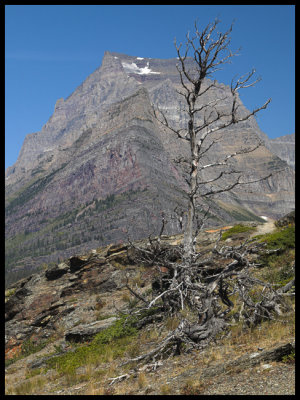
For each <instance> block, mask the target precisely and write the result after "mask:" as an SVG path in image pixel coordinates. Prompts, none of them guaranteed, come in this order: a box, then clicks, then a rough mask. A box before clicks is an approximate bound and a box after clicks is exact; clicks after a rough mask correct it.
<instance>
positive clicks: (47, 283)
mask: <svg viewBox="0 0 300 400" xmlns="http://www.w3.org/2000/svg"><path fill="white" fill-rule="evenodd" d="M229 228H230V226H228V227H226V229H224V230H228V229H229ZM273 229H275V227H274V221H270V220H269V221H267V222H266V223H265V224H262V225H258V226H257V227H256V231H255V232H253V231H249V232H248V233H243V234H239V235H236V236H232V237H231V238H230V241H231V242H232V243H237V242H238V241H240V240H244V239H245V238H246V237H247V235H251V236H253V235H254V234H256V235H257V234H262V233H266V232H267V231H272V230H273ZM218 230H219V229H218V228H216V229H212V230H210V232H202V233H201V235H202V236H200V237H199V240H198V241H199V243H201V246H202V248H205V247H207V248H209V247H210V246H212V244H213V243H214V242H215V239H216V237H217V236H218V234H219V233H218ZM165 240H166V241H168V242H169V243H173V244H176V243H178V242H179V240H180V237H178V236H176V237H175V236H174V237H168V238H165ZM227 240H228V239H227ZM128 255H129V258H128ZM155 273H156V272H155V269H151V268H145V267H143V266H141V265H134V264H132V263H130V253H128V251H127V246H126V245H122V244H121V245H115V246H106V247H104V248H98V249H94V250H91V251H90V252H89V253H88V254H85V255H81V256H73V257H71V258H70V259H68V260H66V262H64V263H61V264H59V265H56V266H55V267H52V268H49V269H46V270H45V271H43V272H42V273H39V274H34V275H33V276H31V277H29V278H26V279H24V280H22V281H19V282H17V283H16V284H14V285H12V286H11V287H10V288H8V289H7V291H6V363H7V364H6V369H5V372H6V376H5V382H6V394H42V395H45V394H52V395H57V394H58V395H66V394H72V395H76V394H151V395H155V394H159V395H160V394H294V382H295V378H294V357H293V356H291V354H293V352H294V350H293V346H294V322H293V313H290V314H289V315H284V316H282V318H281V319H280V320H276V321H271V322H268V323H265V324H262V326H260V327H259V328H258V329H257V330H256V331H251V332H250V331H244V330H241V329H240V327H236V328H234V329H233V330H232V331H231V333H230V335H229V336H228V337H226V338H224V339H222V340H221V341H220V343H215V344H212V345H211V346H209V347H208V348H207V349H206V350H205V351H203V352H199V351H194V352H192V353H189V354H182V355H179V356H177V357H174V358H172V359H171V360H162V361H160V362H158V363H156V364H154V363H153V364H151V363H150V364H146V365H143V364H132V363H131V364H129V365H122V364H123V363H124V360H126V359H128V357H132V356H135V355H137V354H140V353H143V352H145V351H148V350H149V349H150V348H152V347H153V346H155V343H157V341H158V340H159V338H160V337H162V336H164V335H165V334H166V329H169V328H171V327H172V324H174V323H175V322H176V321H172V320H168V321H158V322H153V323H150V324H148V325H146V326H144V327H143V328H142V329H140V330H139V331H138V334H137V335H135V336H132V337H131V336H130V337H128V338H124V339H121V341H120V340H119V341H118V342H117V345H118V346H119V350H120V353H118V354H116V352H115V349H112V347H111V346H110V344H108V345H107V346H106V353H105V355H103V354H102V355H101V357H100V358H99V360H98V361H97V362H95V360H93V362H88V361H84V362H83V363H82V364H81V366H80V367H79V368H76V369H75V370H73V371H71V370H66V369H65V370H63V369H62V366H61V365H60V364H59V363H60V362H62V361H59V359H57V360H58V361H57V365H56V367H53V365H52V367H51V368H49V365H48V364H47V360H49V359H51V358H52V359H54V356H55V355H56V356H57V355H61V356H62V355H66V354H71V353H72V352H74V351H76V349H78V348H79V347H82V348H83V347H85V346H88V343H90V341H91V340H92V338H93V337H94V336H95V334H96V333H97V332H101V331H103V332H104V331H105V329H107V328H108V327H111V326H113V324H114V322H115V321H116V319H117V316H118V311H120V310H122V311H123V312H126V311H128V310H130V308H131V307H132V303H133V298H132V296H130V293H129V292H128V289H127V288H126V287H125V286H124V282H126V280H128V281H129V282H130V283H131V285H136V287H139V288H140V290H141V291H142V292H146V291H147V290H149V288H151V282H152V280H153V278H154V276H155ZM39 345H41V348H40V349H39V347H38V346H39ZM114 378H117V379H114Z"/></svg>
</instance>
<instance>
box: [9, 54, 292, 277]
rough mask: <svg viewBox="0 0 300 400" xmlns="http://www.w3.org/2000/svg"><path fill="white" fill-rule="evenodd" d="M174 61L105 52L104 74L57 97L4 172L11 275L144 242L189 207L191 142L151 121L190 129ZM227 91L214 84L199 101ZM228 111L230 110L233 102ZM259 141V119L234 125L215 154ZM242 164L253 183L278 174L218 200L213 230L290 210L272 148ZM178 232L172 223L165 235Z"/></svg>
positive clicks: (287, 178)
mask: <svg viewBox="0 0 300 400" xmlns="http://www.w3.org/2000/svg"><path fill="white" fill-rule="evenodd" d="M177 62H178V60H177V59H176V58H173V59H163V60H162V59H152V58H144V57H136V56H128V55H125V54H120V53H114V52H108V51H107V52H105V54H104V57H103V60H102V64H101V66H100V67H99V68H97V69H96V70H95V71H94V72H93V73H92V74H91V75H89V76H88V77H87V78H86V79H85V81H84V82H83V83H82V84H81V85H79V86H78V87H77V88H76V89H75V90H74V92H73V93H72V94H71V95H70V96H69V97H67V98H66V99H58V100H57V102H56V104H55V107H54V112H53V114H52V116H51V117H50V118H49V120H48V121H47V122H46V123H45V125H44V126H43V128H42V130H41V131H40V132H35V133H32V134H29V135H27V136H26V138H25V140H24V143H23V146H22V149H21V151H20V155H19V157H18V160H17V162H16V163H15V164H14V165H13V166H12V167H10V168H8V169H7V171H6V175H5V176H6V180H5V182H6V188H5V190H6V239H7V244H6V259H7V267H6V268H7V271H10V273H12V272H13V273H17V271H19V270H22V269H23V270H30V269H34V268H36V267H38V266H39V265H40V264H41V263H43V262H46V261H47V262H49V261H51V260H55V261H57V259H58V258H60V257H64V258H65V257H67V256H68V255H70V254H74V253H76V252H77V251H83V250H85V249H88V248H92V247H95V246H96V247H98V246H99V245H100V244H101V245H105V244H108V243H111V242H119V241H122V240H124V237H125V236H126V235H127V232H128V231H129V230H130V229H131V231H132V235H133V237H134V238H135V239H138V238H142V237H147V236H148V235H149V234H150V233H154V232H156V231H157V230H158V229H159V227H160V217H159V216H160V215H161V212H163V211H164V212H166V213H171V212H172V210H174V208H175V207H176V206H177V207H181V208H183V209H184V207H185V199H186V197H185V196H186V195H185V193H184V188H185V185H186V183H185V171H184V169H183V168H182V167H181V166H180V165H179V164H177V163H175V162H174V160H175V159H178V158H179V157H182V156H183V155H185V154H188V145H187V144H186V143H182V142H180V140H178V138H177V137H176V136H175V135H172V134H171V133H170V132H167V131H166V129H165V128H163V126H162V125H161V124H160V123H159V122H158V121H157V120H156V119H155V118H154V115H153V107H155V108H160V109H161V110H162V111H164V113H165V115H166V116H167V118H168V120H169V122H170V123H171V124H172V125H173V126H175V127H176V126H177V127H178V126H180V127H184V126H186V123H187V116H186V113H185V111H184V110H185V105H184V102H183V99H182V96H180V95H178V93H177V90H178V89H179V88H180V80H179V77H178V71H177V69H176V63H177ZM209 83H210V81H209V80H207V81H206V83H205V84H206V85H209ZM205 87H207V86H205ZM205 87H204V89H205ZM229 90H230V89H229V88H228V87H227V86H226V85H224V84H222V83H216V84H215V87H214V88H213V89H212V90H210V91H207V93H206V94H205V96H206V97H205V98H203V101H207V102H209V101H212V100H213V99H216V98H219V97H220V96H222V97H226V93H228V94H229ZM239 102H240V107H239V109H240V112H241V113H244V112H246V111H247V110H246V108H245V107H244V106H243V104H242V102H241V101H240V100H239ZM222 107H223V108H224V110H226V109H227V108H228V107H230V101H229V98H228V99H227V97H226V99H225V101H224V102H223V104H222ZM258 136H259V137H262V136H264V134H263V133H262V132H261V131H260V129H259V127H258V125H257V123H256V121H255V119H254V118H253V119H252V120H249V121H247V122H245V123H243V124H240V125H239V126H238V127H232V128H231V129H228V130H227V131H226V132H225V133H224V140H223V142H222V144H218V145H216V147H215V154H214V153H213V152H212V155H211V157H215V156H216V155H218V156H219V155H220V154H223V153H224V154H226V153H228V152H232V151H233V149H234V148H235V146H236V148H238V147H240V146H243V145H245V144H247V145H249V144H251V143H256V141H257V137H258ZM238 167H239V168H241V169H244V170H246V171H247V173H248V174H251V176H252V177H253V178H254V177H259V176H262V175H265V174H266V172H268V171H274V172H276V173H274V175H273V176H272V178H270V179H269V180H268V181H264V182H262V183H259V184H256V185H255V187H254V188H252V190H251V191H244V190H237V191H235V192H234V193H232V194H228V195H226V196H224V197H223V198H220V199H218V201H215V202H214V207H213V210H212V215H211V218H212V220H211V222H212V223H214V224H216V223H223V222H228V221H232V220H235V219H247V220H249V219H250V220H251V219H257V218H259V217H258V216H259V215H266V216H269V217H272V218H274V217H278V216H280V215H282V214H284V213H287V212H288V211H290V210H291V209H293V208H294V197H293V196H294V172H293V170H292V169H291V168H290V167H289V166H288V165H287V163H286V162H285V161H283V160H282V159H281V158H280V156H279V157H278V156H276V155H275V154H274V152H273V150H272V148H271V147H269V146H268V145H267V142H266V146H265V147H264V146H263V147H261V148H260V149H258V150H257V151H255V152H253V153H251V154H250V155H249V157H248V158H247V160H244V161H238ZM279 171H280V172H279ZM178 229H179V227H178V226H177V224H176V222H175V221H174V220H172V219H170V222H169V225H168V230H169V231H168V233H169V234H171V233H175V232H176V231H178ZM126 237H127V236H126ZM16 265H17V266H16ZM27 272H28V271H27ZM13 273H12V275H13Z"/></svg>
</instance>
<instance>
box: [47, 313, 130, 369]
mask: <svg viewBox="0 0 300 400" xmlns="http://www.w3.org/2000/svg"><path fill="white" fill-rule="evenodd" d="M136 333H137V329H136V328H135V327H134V326H133V324H132V321H131V320H130V319H127V316H122V317H121V318H120V319H118V320H117V321H115V323H114V324H113V325H111V326H110V327H109V328H107V329H104V330H103V331H101V332H99V333H98V334H97V335H96V336H95V337H94V339H93V340H92V342H91V343H90V344H87V345H86V344H85V345H82V346H79V347H77V348H76V349H75V351H73V352H70V353H67V354H63V355H60V356H56V357H53V358H51V359H49V360H48V361H47V365H48V367H49V368H57V370H58V371H59V372H62V373H67V374H70V375H72V374H74V373H75V370H76V369H77V368H78V367H80V366H83V365H87V364H88V363H92V364H96V363H98V362H99V361H102V362H106V361H107V358H108V357H110V358H113V359H115V358H117V357H122V355H123V354H124V353H125V351H126V348H127V346H128V345H129V344H130V343H131V342H132V337H133V336H135V335H136Z"/></svg>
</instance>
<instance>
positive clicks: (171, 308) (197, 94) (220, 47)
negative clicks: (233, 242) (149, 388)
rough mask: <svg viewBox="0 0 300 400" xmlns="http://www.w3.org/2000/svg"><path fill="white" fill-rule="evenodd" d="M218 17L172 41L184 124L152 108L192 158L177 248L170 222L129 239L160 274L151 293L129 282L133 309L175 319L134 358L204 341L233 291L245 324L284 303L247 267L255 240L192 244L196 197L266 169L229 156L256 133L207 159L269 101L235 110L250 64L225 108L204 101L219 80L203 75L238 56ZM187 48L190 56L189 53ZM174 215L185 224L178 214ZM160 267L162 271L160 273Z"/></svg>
mask: <svg viewBox="0 0 300 400" xmlns="http://www.w3.org/2000/svg"><path fill="white" fill-rule="evenodd" d="M218 22H219V21H217V20H216V21H215V22H214V23H212V24H209V25H207V27H206V28H205V29H204V30H203V31H202V32H199V31H198V28H197V24H196V23H195V34H194V36H193V37H192V38H190V36H189V35H187V42H186V46H185V50H184V51H183V52H182V45H181V44H180V45H177V43H176V41H175V47H176V50H177V54H178V59H179V63H178V65H177V69H178V73H179V77H180V82H181V88H182V89H181V90H180V91H179V94H180V95H181V96H183V98H184V100H185V103H186V113H187V117H188V118H187V127H186V128H180V129H178V128H174V127H172V126H171V125H170V124H169V122H168V119H167V117H166V115H165V114H164V113H163V112H162V111H161V110H159V109H156V110H155V116H156V118H157V119H158V120H159V121H160V122H161V123H162V124H163V125H164V126H165V127H167V128H168V130H169V131H170V132H173V133H174V134H176V136H177V137H178V138H179V140H183V141H185V142H188V144H189V158H187V159H183V158H182V159H181V160H180V162H184V163H185V164H186V165H188V167H189V176H188V179H187V182H188V188H189V190H188V193H187V197H188V205H187V220H186V224H185V226H184V240H183V244H182V245H180V246H177V247H174V246H170V245H167V244H166V243H164V242H163V240H161V237H162V233H163V229H164V227H165V225H166V223H167V221H166V220H165V219H163V224H162V229H161V232H160V234H159V235H158V237H157V238H151V237H149V242H148V246H146V247H145V246H144V247H137V246H136V245H134V244H133V243H131V245H132V249H133V250H134V252H133V253H134V255H135V256H134V257H135V258H136V261H139V262H143V263H144V264H145V265H149V266H152V267H153V266H155V267H156V268H157V269H158V270H159V271H160V273H159V275H158V279H157V281H156V282H155V284H154V285H153V292H152V297H151V298H149V296H148V297H147V296H145V295H143V294H142V293H141V292H139V291H138V289H136V288H135V289H133V288H131V287H130V286H129V284H128V283H127V284H126V285H127V287H128V289H129V290H130V292H131V293H132V294H133V295H134V296H135V297H136V299H137V301H138V304H140V305H138V306H137V308H136V309H135V311H134V312H135V313H139V312H141V311H142V310H150V309H153V308H154V307H158V306H159V311H160V312H163V313H165V314H168V315H177V316H179V318H180V322H179V325H178V327H177V328H176V329H175V330H174V331H172V332H170V334H169V335H167V337H165V338H164V339H163V340H162V341H161V343H160V344H159V346H158V347H157V348H156V349H153V350H152V351H151V352H149V353H147V354H144V355H142V356H140V357H137V358H136V359H135V360H136V361H139V360H142V359H146V358H155V357H158V356H162V355H163V354H174V353H176V352H177V353H178V352H180V351H181V349H182V345H183V344H184V345H185V346H184V347H185V349H188V348H194V347H197V348H201V347H203V346H206V345H207V344H208V343H209V342H210V341H212V340H215V338H216V336H217V335H218V334H219V333H220V332H222V331H224V330H226V327H227V326H228V325H229V324H230V322H229V320H228V319H227V315H228V314H229V313H230V311H232V309H233V302H232V300H231V298H232V296H233V295H238V296H239V299H240V308H239V312H238V315H237V318H238V319H243V320H244V321H245V323H246V324H248V325H256V324H258V323H259V322H260V321H261V320H263V319H266V318H267V319H270V318H273V316H274V315H276V314H277V315H280V314H281V312H282V310H283V309H285V308H286V307H287V306H286V305H285V303H284V302H283V300H282V295H281V292H279V291H276V290H274V289H273V288H272V286H271V285H269V284H267V283H265V282H261V281H259V280H257V279H254V278H253V277H251V273H250V271H251V268H253V267H255V263H254V262H253V261H251V257H249V255H250V254H253V253H254V252H255V251H258V250H257V249H258V248H257V246H256V245H255V244H250V243H248V242H245V243H243V244H241V245H239V246H237V247H228V246H224V245H223V246H220V238H221V236H220V238H219V240H218V241H217V242H216V243H215V246H214V248H213V249H212V251H211V252H210V254H208V253H203V252H202V253H201V251H200V252H199V251H196V247H195V244H196V240H195V239H196V236H197V234H198V233H199V230H200V229H201V228H202V227H203V223H204V220H205V216H206V214H207V213H208V211H209V210H208V209H206V210H204V212H203V213H202V217H201V218H200V217H199V215H198V214H197V212H196V207H197V201H198V200H199V199H202V200H203V199H205V198H209V197H210V196H213V195H216V194H219V193H224V192H228V191H230V190H232V189H233V188H235V187H236V186H239V185H244V184H249V183H254V182H257V181H260V180H262V179H266V178H268V177H269V176H270V175H268V176H265V177H262V178H259V179H257V180H251V179H250V180H249V179H245V177H244V176H243V173H242V172H241V171H238V170H236V169H235V167H234V164H231V163H230V162H231V161H232V160H234V159H235V157H237V156H240V155H247V154H249V153H251V152H253V151H255V150H256V149H257V148H258V147H259V146H261V144H262V143H261V141H260V140H259V139H258V140H257V143H255V144H253V145H251V146H244V147H243V148H240V149H239V150H236V151H235V152H232V153H230V154H227V155H226V156H225V157H224V156H223V158H221V159H217V160H214V161H212V162H207V158H206V156H207V154H208V153H209V152H210V151H211V150H212V149H213V146H214V145H215V144H216V143H217V142H218V141H219V140H220V139H221V138H222V135H223V134H224V130H225V128H229V127H230V126H232V125H236V124H239V123H241V122H243V121H246V120H248V119H249V118H251V117H252V116H254V115H256V114H257V113H258V112H259V111H260V110H262V109H265V108H266V107H267V105H268V104H269V102H270V99H269V100H267V101H266V102H265V103H264V104H263V105H262V106H261V107H258V108H257V109H255V110H253V111H251V112H247V113H246V114H245V113H240V112H239V111H240V110H239V102H238V92H239V90H241V89H243V88H247V87H250V86H253V85H255V84H256V83H257V82H258V81H259V79H256V80H254V81H252V78H253V75H254V71H252V72H250V73H248V74H246V75H244V76H242V77H241V78H239V79H236V80H235V81H234V82H233V81H232V84H231V91H230V99H228V98H226V101H227V103H228V101H230V107H229V108H228V107H227V108H226V109H227V110H228V111H224V107H221V105H222V101H224V100H225V98H224V97H220V98H217V99H215V100H212V101H210V102H208V103H205V102H204V101H203V99H204V95H205V94H206V93H208V92H209V91H210V90H213V88H215V87H216V82H215V81H214V82H211V83H209V84H207V81H206V78H207V77H210V76H211V75H212V74H213V73H214V72H215V71H216V70H217V69H219V68H220V67H221V66H222V65H223V64H225V63H228V62H230V60H231V58H232V57H233V56H234V55H235V53H232V52H231V51H230V50H229V44H230V33H231V31H232V26H231V27H230V28H229V29H228V31H226V32H225V33H217V32H216V28H217V25H218ZM190 52H191V53H192V57H189V54H190ZM205 160H206V161H205ZM208 169H210V170H214V171H216V173H215V176H213V177H210V178H209V179H205V177H204V175H203V172H205V171H206V170H208ZM225 176H226V178H227V177H230V178H231V179H230V180H229V183H228V179H226V181H224V179H223V178H224V177H225ZM202 204H203V203H202ZM203 214H204V216H203ZM178 215H179V216H180V218H181V219H180V223H182V214H180V213H178ZM162 267H163V268H162ZM162 270H163V271H164V272H161V271H162ZM166 271H167V272H166ZM254 286H256V287H257V290H258V293H260V299H259V300H255V299H254V298H253V296H251V290H252V289H253V287H254ZM187 314H189V317H187Z"/></svg>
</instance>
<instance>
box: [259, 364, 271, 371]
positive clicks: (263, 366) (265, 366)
mask: <svg viewBox="0 0 300 400" xmlns="http://www.w3.org/2000/svg"><path fill="white" fill-rule="evenodd" d="M270 368H272V365H271V364H263V365H262V366H261V369H262V370H265V369H270Z"/></svg>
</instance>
